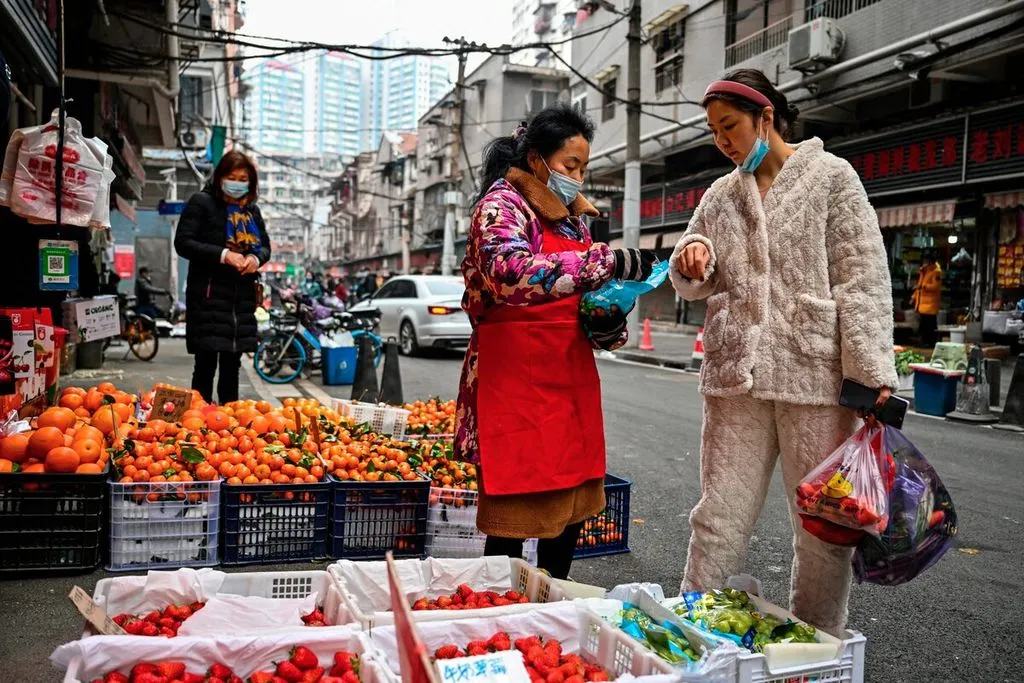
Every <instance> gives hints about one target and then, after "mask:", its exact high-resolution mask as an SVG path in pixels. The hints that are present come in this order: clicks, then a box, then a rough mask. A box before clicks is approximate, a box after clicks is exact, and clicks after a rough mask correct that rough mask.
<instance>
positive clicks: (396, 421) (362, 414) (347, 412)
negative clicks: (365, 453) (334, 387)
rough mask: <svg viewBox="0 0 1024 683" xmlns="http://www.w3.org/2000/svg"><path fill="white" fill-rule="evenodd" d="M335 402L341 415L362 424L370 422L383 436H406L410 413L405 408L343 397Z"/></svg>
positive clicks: (398, 437) (374, 429) (335, 406)
mask: <svg viewBox="0 0 1024 683" xmlns="http://www.w3.org/2000/svg"><path fill="white" fill-rule="evenodd" d="M333 403H334V405H333V408H334V410H336V411H337V412H338V414H339V415H342V416H344V417H350V418H352V419H353V420H355V421H356V422H358V423H360V424H363V423H366V424H369V425H370V427H371V428H372V429H373V431H375V432H376V433H378V434H380V435H382V436H390V437H392V438H394V439H397V440H402V439H404V438H405V425H406V423H407V422H408V421H409V415H410V413H409V411H408V410H405V409H404V408H394V407H392V406H389V405H384V404H383V403H382V404H373V403H358V402H355V401H348V400H346V399H343V398H336V399H333Z"/></svg>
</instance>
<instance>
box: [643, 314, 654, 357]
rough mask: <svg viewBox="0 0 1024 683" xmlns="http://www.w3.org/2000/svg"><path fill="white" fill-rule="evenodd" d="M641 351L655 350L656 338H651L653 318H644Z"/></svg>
mask: <svg viewBox="0 0 1024 683" xmlns="http://www.w3.org/2000/svg"><path fill="white" fill-rule="evenodd" d="M640 350H641V351H653V350H654V340H652V339H651V319H650V318H644V336H643V337H641V338H640Z"/></svg>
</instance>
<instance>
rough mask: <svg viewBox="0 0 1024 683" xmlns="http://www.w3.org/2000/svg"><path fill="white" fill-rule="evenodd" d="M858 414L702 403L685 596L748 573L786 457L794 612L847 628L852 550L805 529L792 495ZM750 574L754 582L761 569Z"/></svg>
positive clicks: (745, 401) (747, 401)
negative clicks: (750, 552)
mask: <svg viewBox="0 0 1024 683" xmlns="http://www.w3.org/2000/svg"><path fill="white" fill-rule="evenodd" d="M856 422H857V417H856V415H855V414H854V413H853V411H850V410H847V409H845V408H839V407H833V406H802V405H795V404H792V403H781V402H773V401H762V400H758V399H755V398H751V397H749V396H737V397H731V398H713V397H705V398H704V426H703V429H702V431H701V452H700V490H701V498H700V502H698V503H697V505H696V507H694V508H693V510H692V511H691V513H690V526H691V528H692V530H693V532H692V535H691V536H690V548H689V554H688V557H687V562H686V571H685V574H684V578H683V586H682V587H683V590H684V591H688V590H708V589H712V588H721V587H722V586H724V585H725V581H726V579H727V578H728V577H729V576H731V575H734V574H737V573H740V572H742V571H743V570H744V563H745V562H746V557H747V546H748V544H749V542H750V536H751V534H752V533H753V531H754V525H755V524H756V523H757V518H758V516H759V515H760V514H761V509H762V508H763V507H764V500H765V495H766V494H767V493H768V486H769V484H770V482H771V478H772V473H773V472H774V471H775V461H776V459H777V458H778V456H779V455H780V454H781V456H782V458H781V459H782V479H783V482H784V485H785V494H786V497H787V499H788V501H789V511H790V519H791V521H792V523H793V533H794V540H793V550H794V553H795V556H794V558H793V568H792V574H791V577H790V609H791V610H792V611H793V613H794V614H796V615H797V616H798V617H800V618H801V619H803V620H804V621H806V622H808V623H810V624H812V625H814V626H817V627H818V628H821V629H823V630H825V631H828V632H830V633H833V634H835V633H838V632H839V631H841V630H842V629H843V627H844V626H845V625H846V616H847V611H846V607H847V601H848V599H849V596H850V582H851V579H852V569H851V565H850V560H851V556H852V550H851V549H850V548H844V547H840V546H834V545H831V544H828V543H825V542H824V541H820V540H818V539H817V538H815V537H814V536H812V535H810V534H808V533H807V532H805V531H804V530H803V529H802V528H801V526H800V518H799V517H798V516H797V510H796V507H795V506H794V505H793V494H794V491H795V490H796V487H797V485H798V484H799V483H800V479H802V478H803V477H804V475H806V474H807V473H808V472H810V471H811V470H812V469H813V468H814V466H815V465H817V464H818V463H820V462H821V461H822V460H824V459H825V458H826V457H828V455H829V454H831V453H832V451H834V450H835V449H836V448H837V447H838V446H839V445H840V444H841V443H842V442H843V441H845V440H846V439H847V438H848V437H849V436H850V435H851V434H852V433H853V432H854V430H855V427H856ZM748 573H750V574H753V575H755V576H756V575H757V574H758V568H757V567H751V568H749V570H748Z"/></svg>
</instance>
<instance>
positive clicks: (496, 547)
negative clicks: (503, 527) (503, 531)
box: [484, 522, 583, 579]
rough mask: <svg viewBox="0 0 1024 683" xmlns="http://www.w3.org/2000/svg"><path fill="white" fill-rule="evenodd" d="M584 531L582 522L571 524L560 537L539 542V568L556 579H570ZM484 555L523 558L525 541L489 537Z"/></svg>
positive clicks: (485, 543)
mask: <svg viewBox="0 0 1024 683" xmlns="http://www.w3.org/2000/svg"><path fill="white" fill-rule="evenodd" d="M582 530H583V523H582V522H580V523H579V524H570V525H569V526H567V527H565V530H564V531H563V532H562V533H561V534H560V535H558V536H556V537H554V538H542V539H540V540H539V541H537V566H538V567H539V568H541V569H544V570H547V572H548V574H551V576H553V577H554V578H556V579H566V578H568V577H569V569H570V568H572V554H573V553H574V552H575V551H576V541H578V540H579V537H580V531H582ZM484 555H487V556H493V555H508V556H509V557H522V556H523V539H521V538H502V537H501V536H488V537H487V540H486V541H485V542H484Z"/></svg>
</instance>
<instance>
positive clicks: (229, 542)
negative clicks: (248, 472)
mask: <svg viewBox="0 0 1024 683" xmlns="http://www.w3.org/2000/svg"><path fill="white" fill-rule="evenodd" d="M220 492H221V500H222V501H223V503H222V505H223V507H222V508H221V525H222V529H223V532H222V534H223V535H222V536H221V564H236V565H237V564H270V563H275V562H293V561H305V560H318V559H323V558H326V557H327V520H328V516H329V513H330V507H331V484H330V483H329V482H322V483H319V484H238V485H229V484H223V485H222V486H221V489H220Z"/></svg>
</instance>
